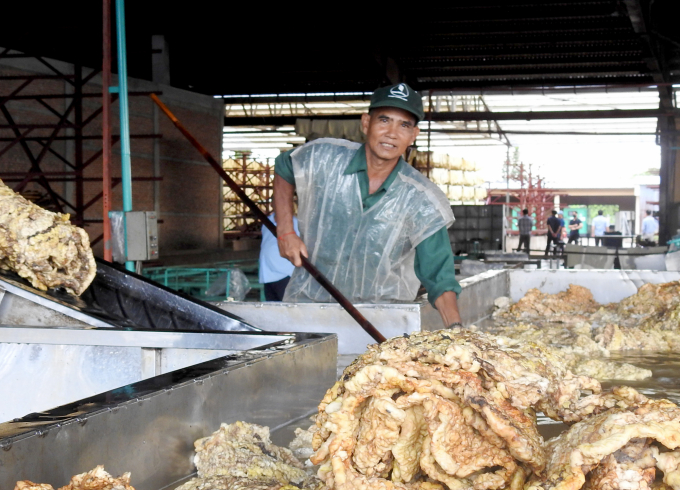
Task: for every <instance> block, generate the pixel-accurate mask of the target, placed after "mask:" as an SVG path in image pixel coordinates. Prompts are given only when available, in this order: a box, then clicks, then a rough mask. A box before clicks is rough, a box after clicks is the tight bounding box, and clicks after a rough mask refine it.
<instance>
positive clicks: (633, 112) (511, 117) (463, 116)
mask: <svg viewBox="0 0 680 490" xmlns="http://www.w3.org/2000/svg"><path fill="white" fill-rule="evenodd" d="M675 113H676V111H675V110H672V111H664V110H660V109H622V110H602V111H527V112H490V111H479V112H477V111H471V112H463V111H461V112H433V113H432V121H438V122H443V121H536V120H548V119H637V118H650V117H662V116H673V115H674V114H675ZM360 117H361V116H360V115H359V114H353V115H345V114H343V115H338V116H330V115H323V116H307V115H305V116H273V117H268V116H254V117H225V118H224V125H225V126H291V125H295V121H296V120H297V119H333V120H351V119H359V118H360Z"/></svg>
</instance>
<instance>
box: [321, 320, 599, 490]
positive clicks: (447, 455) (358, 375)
mask: <svg viewBox="0 0 680 490" xmlns="http://www.w3.org/2000/svg"><path fill="white" fill-rule="evenodd" d="M599 391H600V385H599V383H598V382H597V381H596V380H594V379H592V378H588V377H584V376H575V375H574V374H573V373H571V372H570V371H569V370H568V369H567V368H566V367H565V366H564V363H563V362H562V361H561V359H560V357H559V355H558V354H555V353H554V352H553V351H551V350H550V349H549V348H547V347H546V346H545V345H543V344H541V343H539V342H518V341H515V340H512V339H508V338H496V337H493V336H489V335H486V334H482V333H475V332H470V331H467V330H463V329H453V330H442V331H438V332H420V333H417V334H413V335H410V336H405V337H399V338H394V339H390V340H388V341H386V342H384V343H382V344H380V345H373V346H370V348H369V349H368V351H367V352H366V353H365V354H363V355H362V356H359V358H357V360H356V361H355V362H353V363H352V364H351V365H350V366H349V367H348V368H347V369H346V370H345V372H344V373H343V376H342V377H341V379H340V381H339V382H338V383H336V384H335V385H334V386H333V387H332V388H331V389H330V390H328V392H327V393H326V396H325V397H324V398H323V400H322V402H321V403H320V404H319V413H318V415H317V417H316V423H317V429H318V430H317V432H316V433H315V434H314V441H313V443H314V448H315V449H316V453H315V454H314V455H313V456H312V457H311V458H310V460H311V462H312V463H314V464H318V465H320V468H319V470H318V474H317V476H318V477H319V478H320V479H322V480H323V481H324V482H325V484H326V485H327V487H328V488H329V489H332V490H350V489H352V490H354V489H361V490H366V489H374V488H375V489H378V488H380V489H382V490H384V489H406V488H424V485H425V484H441V485H444V486H446V487H448V488H449V490H450V489H452V488H459V489H461V490H463V489H466V490H468V489H469V490H501V489H503V490H505V489H511V490H519V489H520V488H521V487H522V485H523V483H524V480H525V478H526V476H527V475H528V474H529V473H532V472H534V473H537V474H541V473H542V471H543V469H544V467H545V464H546V454H545V449H544V447H543V439H542V437H541V436H540V434H539V433H538V430H537V425H536V414H535V411H536V410H538V409H539V408H540V409H542V410H543V408H545V410H544V411H546V410H547V411H548V412H549V414H552V416H554V417H555V418H559V417H562V416H567V417H569V416H571V414H572V411H573V410H576V409H577V408H579V407H578V404H579V401H580V400H581V398H582V397H583V396H584V395H589V394H591V393H597V392H599Z"/></svg>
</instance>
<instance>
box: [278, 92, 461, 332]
mask: <svg viewBox="0 0 680 490" xmlns="http://www.w3.org/2000/svg"><path fill="white" fill-rule="evenodd" d="M423 117H424V112H423V103H422V99H421V97H420V95H419V94H418V93H417V92H415V91H414V90H413V89H411V87H409V86H408V85H407V84H405V83H400V84H396V85H392V86H389V87H383V88H380V89H378V90H376V91H375V92H374V93H373V96H372V97H371V104H370V106H369V112H368V114H363V115H362V116H361V125H362V130H363V132H364V133H365V134H366V143H365V144H363V145H360V144H358V143H353V142H351V141H347V140H342V139H333V138H321V139H317V140H314V141H310V142H309V143H307V144H305V145H303V146H301V147H299V148H295V149H293V150H291V151H289V152H286V153H283V154H281V155H279V157H277V159H276V166H275V175H276V176H275V179H274V204H275V207H276V215H277V216H276V219H277V234H278V242H279V251H280V253H281V256H282V257H285V258H287V259H288V260H290V261H291V262H292V263H293V264H294V265H295V266H296V269H295V271H294V272H293V275H292V276H291V279H290V282H289V283H288V286H287V288H286V293H285V296H284V301H288V302H331V301H332V299H331V296H330V295H329V294H328V292H326V291H325V290H324V289H323V288H322V287H321V286H320V285H319V284H318V283H317V282H316V280H315V279H314V278H313V277H311V276H310V275H309V273H308V272H307V271H306V270H304V269H303V268H301V267H300V266H301V259H300V255H304V256H305V257H308V258H309V259H310V260H311V262H312V263H313V264H314V265H316V267H317V268H318V269H319V270H320V271H321V272H322V273H323V274H324V275H326V277H328V279H329V280H330V281H331V282H332V283H333V284H334V285H335V286H336V287H337V288H338V289H339V290H340V291H341V292H342V293H343V294H344V295H345V296H347V298H348V299H349V300H350V301H352V302H354V303H394V302H412V301H413V300H414V299H415V297H416V294H417V291H418V288H419V286H420V284H421V283H422V284H423V285H424V286H425V289H426V290H427V292H428V299H429V301H430V303H432V305H433V306H434V307H435V308H437V310H438V311H439V313H440V315H441V317H442V320H443V322H444V325H445V326H459V325H460V315H459V313H458V306H457V303H456V295H457V293H459V292H460V290H461V289H460V285H459V284H458V282H457V281H456V279H455V270H454V265H453V264H454V263H453V253H452V250H451V245H450V243H449V237H448V232H447V228H448V227H449V226H451V224H452V223H453V221H454V217H453V213H452V212H451V206H450V205H449V202H448V200H447V198H446V196H445V195H444V193H442V192H441V191H440V190H439V188H438V187H437V186H436V185H434V184H433V183H432V182H431V181H430V180H428V179H427V178H426V177H425V176H423V175H422V174H421V173H420V172H418V171H417V170H415V169H414V168H413V167H411V166H410V165H408V164H407V163H406V162H405V161H404V159H403V158H402V155H403V154H404V152H405V151H406V148H407V147H408V146H410V145H412V144H414V142H415V140H416V137H417V136H418V134H419V132H420V129H419V128H418V122H419V121H421V120H422V119H423ZM296 191H297V195H298V215H297V216H298V223H299V229H300V237H298V236H297V235H296V234H295V231H294V229H293V194H294V193H295V192H296Z"/></svg>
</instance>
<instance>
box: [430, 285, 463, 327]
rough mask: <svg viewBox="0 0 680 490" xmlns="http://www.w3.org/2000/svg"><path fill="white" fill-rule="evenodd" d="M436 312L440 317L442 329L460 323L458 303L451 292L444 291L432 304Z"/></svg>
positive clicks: (454, 294)
mask: <svg viewBox="0 0 680 490" xmlns="http://www.w3.org/2000/svg"><path fill="white" fill-rule="evenodd" d="M434 305H435V306H436V307H437V311H439V314H440V315H441V317H442V321H443V322H444V327H445V328H446V327H448V326H449V325H451V324H452V323H457V322H460V313H458V301H457V300H456V293H454V292H453V291H445V292H444V293H442V295H441V296H439V298H437V299H436V300H435V302H434Z"/></svg>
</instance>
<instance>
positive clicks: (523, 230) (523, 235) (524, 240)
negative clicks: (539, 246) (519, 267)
mask: <svg viewBox="0 0 680 490" xmlns="http://www.w3.org/2000/svg"><path fill="white" fill-rule="evenodd" d="M533 227H534V220H533V219H531V216H529V210H528V209H523V210H522V216H521V217H520V218H519V219H518V220H517V228H519V245H517V251H518V252H521V251H522V244H524V247H525V250H526V252H527V254H528V253H530V251H529V250H530V249H531V229H532V228H533Z"/></svg>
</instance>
